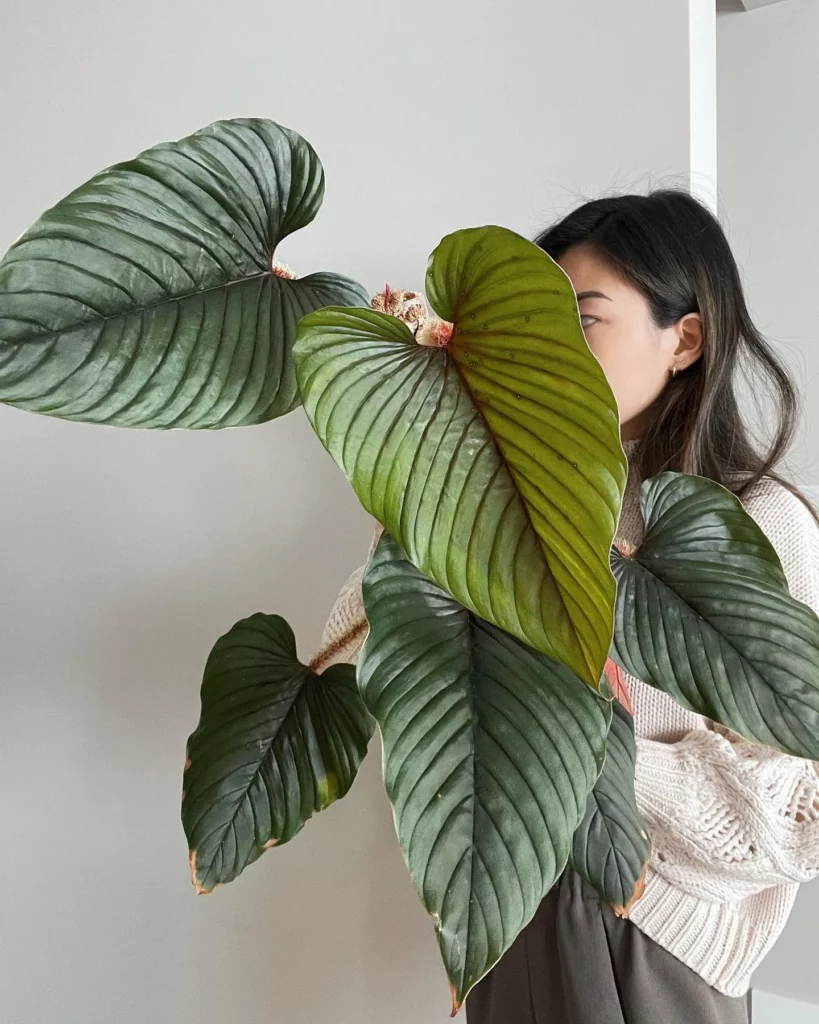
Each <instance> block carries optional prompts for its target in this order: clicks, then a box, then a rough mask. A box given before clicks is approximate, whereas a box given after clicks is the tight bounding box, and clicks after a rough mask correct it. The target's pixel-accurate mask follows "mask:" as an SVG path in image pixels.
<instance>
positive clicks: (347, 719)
mask: <svg viewBox="0 0 819 1024" xmlns="http://www.w3.org/2000/svg"><path fill="white" fill-rule="evenodd" d="M374 728H375V723H374V722H373V720H372V719H371V718H370V716H369V714H368V713H367V710H366V708H365V707H364V705H363V703H362V701H361V697H360V696H359V693H358V687H357V685H356V680H355V669H354V668H353V667H352V665H331V666H330V667H329V668H327V669H326V670H325V671H324V672H323V673H322V674H321V675H318V674H317V673H315V672H314V671H312V670H311V669H310V668H308V667H307V666H305V665H302V664H301V663H300V662H299V660H298V658H297V655H296V642H295V639H294V637H293V631H292V630H291V628H290V626H288V624H287V623H286V622H285V620H284V619H282V618H281V617H280V616H278V615H264V614H262V613H257V614H255V615H251V616H250V617H249V618H247V619H242V620H240V621H239V622H237V623H236V625H235V626H233V628H232V629H230V630H229V631H228V632H227V633H225V635H224V636H221V637H220V638H219V639H218V640H217V641H216V644H215V646H214V648H213V650H212V651H211V654H210V657H209V658H208V661H207V664H206V666H205V675H204V679H203V682H202V716H201V718H200V720H199V725H198V726H197V728H196V731H195V732H194V733H193V734H192V735H191V737H190V739H189V740H188V749H187V761H186V764H185V775H184V793H183V797H182V823H183V825H184V828H185V834H186V835H187V837H188V845H189V848H190V851H191V875H192V878H193V883H194V885H195V886H196V890H197V892H200V893H205V892H210V891H211V890H212V889H213V888H214V887H215V886H217V885H220V884H222V883H224V882H230V881H232V880H233V879H234V878H236V876H237V875H239V874H240V873H241V872H242V871H243V870H244V869H245V868H246V867H247V865H248V864H251V863H252V862H253V861H254V860H256V859H257V858H258V857H260V856H261V855H262V854H263V853H264V851H265V850H266V849H268V848H269V847H271V846H274V845H281V844H282V843H286V842H288V840H290V839H292V838H293V836H295V835H296V834H297V833H298V832H300V831H301V829H302V828H303V827H304V823H305V822H306V821H308V820H309V818H310V817H311V816H312V815H313V813H314V812H315V811H323V810H324V809H325V808H326V807H329V805H330V804H331V803H333V801H335V800H338V799H339V798H340V797H342V796H344V794H345V793H346V792H347V791H348V790H349V788H350V786H352V784H353V780H354V779H355V776H356V772H357V771H358V767H359V765H360V764H361V761H362V760H363V758H364V755H365V753H366V752H367V744H368V742H369V739H370V737H371V736H372V733H373V729H374Z"/></svg>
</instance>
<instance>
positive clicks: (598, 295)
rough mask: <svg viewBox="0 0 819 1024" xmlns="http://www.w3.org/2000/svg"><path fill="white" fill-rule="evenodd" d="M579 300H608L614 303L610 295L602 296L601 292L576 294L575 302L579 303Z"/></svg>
mask: <svg viewBox="0 0 819 1024" xmlns="http://www.w3.org/2000/svg"><path fill="white" fill-rule="evenodd" d="M581 299H608V300H609V302H613V301H614V300H613V299H612V298H611V296H610V295H604V294H603V293H602V292H578V294H577V301H578V302H580V300H581Z"/></svg>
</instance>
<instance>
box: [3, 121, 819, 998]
mask: <svg viewBox="0 0 819 1024" xmlns="http://www.w3.org/2000/svg"><path fill="white" fill-rule="evenodd" d="M323 185H324V180H323V172H322V170H321V165H320V163H319V161H318V158H317V156H316V154H315V152H314V151H313V150H312V148H311V147H310V146H309V145H308V144H307V143H306V142H305V140H303V139H302V138H301V137H300V136H298V135H297V134H296V133H295V132H293V131H291V130H289V129H285V128H282V127H281V126H279V125H276V124H274V123H273V122H270V121H263V120H249V119H248V120H234V121H222V122H216V123H215V124H213V125H209V126H208V127H206V128H204V129H202V130H201V131H200V132H197V133H195V134H194V135H192V136H189V137H188V138H186V139H182V140H180V141H179V142H176V143H168V144H163V145H161V146H158V147H154V148H153V149H151V150H147V151H146V152H145V153H143V154H140V156H138V157H137V158H136V159H135V160H133V161H130V162H127V163H124V164H119V165H116V166H115V167H112V168H108V169H107V170H105V171H103V172H102V173H101V174H99V175H97V176H95V177H94V178H93V179H91V181H89V182H88V183H86V184H85V185H83V186H81V187H80V188H79V189H77V190H76V191H75V192H73V193H71V195H69V196H68V197H66V199H64V200H63V201H62V202H61V203H58V204H57V205H56V206H55V207H53V208H52V209H51V210H49V211H47V212H46V213H45V214H44V215H43V216H42V217H41V218H40V219H39V220H38V221H37V222H36V223H35V224H34V225H33V226H32V228H31V229H29V231H27V232H26V233H25V234H24V235H23V236H22V237H21V238H20V239H19V240H18V241H17V242H16V243H15V244H14V245H13V246H12V248H11V249H10V250H9V253H8V254H7V255H6V257H5V258H4V259H3V261H2V262H1V263H0V400H2V401H4V402H7V403H8V404H12V405H15V406H17V407H19V408H23V409H28V410H30V411H35V412H40V413H45V414H48V415H54V416H60V417H63V418H69V419H78V420H84V421H87V422H96V423H103V424H109V425H114V426H129V427H151V428H156V429H175V428H190V429H196V428H209V429H215V428H221V427H228V426H243V425H254V424H260V423H263V422H266V421H267V420H270V419H273V418H275V417H277V416H280V415H284V414H286V413H288V412H290V411H292V410H294V409H295V408H296V407H297V406H298V405H299V404H300V403H302V404H303V405H304V408H305V412H306V414H307V416H308V418H309V420H310V422H311V424H312V426H313V428H314V429H315V431H316V433H317V434H318V436H319V438H320V439H321V441H322V443H323V444H324V445H325V447H326V448H327V450H328V451H329V452H330V454H331V455H332V456H333V458H334V459H335V460H336V462H337V463H338V464H339V466H340V467H341V469H342V470H343V472H344V473H345V475H346V476H347V477H348V479H349V480H350V482H351V484H352V486H353V487H354V489H355V491H356V494H357V495H358V497H359V499H360V500H361V502H362V504H363V505H364V507H365V508H366V509H367V510H368V511H369V512H370V513H371V514H372V515H373V516H374V517H375V519H376V520H377V521H378V522H379V523H381V524H383V525H384V527H385V532H384V534H383V535H382V537H381V539H380V541H379V543H378V547H377V549H376V550H375V552H374V555H373V557H372V559H371V561H370V563H369V565H368V568H367V572H366V575H365V579H364V597H365V606H366V610H367V617H368V621H369V634H368V636H367V639H366V642H365V645H364V649H363V651H362V655H361V657H360V659H359V663H358V666H357V667H356V668H355V669H354V668H353V667H351V666H345V665H339V664H332V665H330V666H329V667H327V668H324V669H322V668H321V666H320V665H318V664H314V665H312V666H311V665H309V664H303V663H301V662H300V661H299V660H298V658H297V654H296V646H295V640H294V637H293V634H292V631H291V630H290V628H289V627H288V625H287V623H286V622H285V621H284V620H283V619H282V618H281V617H279V616H276V615H270V614H267V613H261V612H259V613H255V614H253V615H251V616H249V617H248V618H245V619H242V620H240V621H239V622H237V623H236V625H235V626H233V627H232V628H231V629H230V630H229V631H228V632H227V633H225V634H224V635H223V636H222V637H220V638H219V639H218V640H217V642H216V644H215V646H214V648H213V651H212V652H211V654H210V656H209V658H208V659H207V664H206V666H205V673H204V680H203V683H202V716H201V719H200V723H199V725H198V727H197V729H196V730H195V731H194V733H193V734H192V736H191V738H190V741H189V744H188V751H187V758H186V765H185V773H184V783H183V785H184V796H183V805H182V806H183V811H182V815H183V824H184V826H185V831H186V834H187V836H188V840H189V845H190V850H191V866H192V875H193V880H194V884H195V885H196V887H197V889H198V890H199V891H202V892H208V891H210V890H212V889H213V888H215V887H216V886H217V885H219V884H223V883H224V882H227V881H230V880H231V879H232V878H235V877H236V875H238V874H239V873H240V872H241V871H242V870H243V869H244V868H245V867H246V866H247V865H248V864H250V863H251V862H252V861H253V860H255V859H257V858H258V857H259V856H260V855H261V854H262V853H263V852H264V851H265V850H266V849H268V848H270V847H272V846H275V845H281V844H282V843H284V842H287V841H289V840H290V839H292V838H293V837H294V836H295V835H296V834H297V833H298V832H299V831H300V830H301V828H302V827H303V825H304V823H305V822H306V821H307V820H309V818H310V817H311V815H312V814H313V813H315V811H317V810H321V809H323V808H325V807H327V806H329V805H330V804H331V803H333V802H334V801H335V800H337V799H338V798H339V797H342V796H343V795H344V794H345V793H346V792H347V791H348V790H349V788H350V786H351V785H352V783H353V781H354V778H355V775H356V772H357V769H358V767H359V765H360V763H361V760H362V759H363V757H364V756H365V753H366V750H367V747H368V743H369V740H370V738H371V736H372V734H373V732H374V730H375V727H376V726H378V729H379V732H380V735H381V738H382V744H383V773H384V781H385V786H386V789H387V793H388V796H389V799H390V802H391V805H392V808H393V815H394V821H395V826H396V832H397V835H398V838H399V843H400V845H401V849H402V853H403V855H404V858H405V861H406V863H407V866H408V869H409V871H410V874H411V877H412V879H413V882H414V884H415V886H416V889H417V891H418V892H419V896H420V897H421V900H422V902H423V904H424V906H425V907H426V909H427V911H428V912H429V913H430V914H431V915H432V916H433V919H434V922H435V931H436V935H437V938H438V942H439V946H440V949H441V953H442V957H443V959H444V963H445V967H446V970H447V975H448V978H449V982H450V987H451V991H452V998H453V1014H454V1013H455V1012H456V1011H457V1009H458V1007H459V1006H460V1005H461V1004H462V1002H463V1000H464V998H465V997H466V994H467V992H468V991H469V989H470V988H471V987H472V986H473V985H474V984H475V983H476V982H477V981H478V980H479V978H480V977H482V976H483V975H484V974H485V973H486V971H487V970H489V969H490V968H491V967H492V966H493V964H494V963H496V962H497V960H498V959H499V958H500V956H502V955H503V952H504V951H505V950H506V949H507V948H508V947H509V946H510V945H511V942H512V941H513V940H514V938H515V936H516V935H517V934H518V933H519V932H520V930H521V929H522V928H523V927H524V926H525V925H526V923H527V922H528V921H529V920H530V919H531V917H532V915H533V914H534V911H535V909H536V908H537V905H538V903H539V902H540V900H541V899H542V897H543V895H544V894H545V893H546V892H547V891H548V889H549V888H550V887H551V885H552V884H553V882H554V881H555V879H556V878H557V876H558V875H559V873H560V871H561V870H562V869H563V867H564V866H565V864H566V862H567V860H568V859H570V858H571V862H572V863H573V865H574V866H575V867H576V869H577V870H579V871H581V873H583V874H584V875H585V876H586V877H587V878H588V879H589V881H590V882H591V883H592V884H593V885H594V886H595V887H596V888H597V890H598V891H599V892H600V893H601V895H602V896H603V898H605V899H607V900H608V901H609V902H612V903H614V904H616V905H618V906H620V907H621V908H623V912H626V908H627V906H628V904H629V902H630V901H631V900H632V899H633V897H634V895H635V893H636V892H638V891H639V881H640V876H641V874H642V871H643V869H644V865H645V862H646V859H647V855H648V848H647V841H646V837H645V835H644V833H643V830H642V827H641V824H640V821H639V816H638V814H637V811H636V807H635V804H634V794H633V767H634V740H633V729H632V726H631V722H630V716H629V715H628V711H627V709H626V708H624V707H623V706H621V705H619V704H616V703H614V702H613V700H612V693H611V688H610V686H609V683H608V681H607V678H606V672H605V669H606V667H607V664H608V670H609V672H611V673H612V675H613V676H615V677H616V669H615V668H613V667H612V666H613V665H617V664H619V665H620V666H622V667H624V668H626V669H627V670H628V671H630V672H632V673H633V674H634V675H636V676H638V677H640V678H641V679H643V680H644V681H646V682H648V683H651V684H653V685H656V686H658V687H660V688H662V689H664V690H665V691H666V692H668V693H670V694H671V696H673V697H674V698H675V699H676V700H678V701H680V702H681V703H683V704H684V705H685V706H686V707H689V708H691V709H693V710H695V711H698V712H700V713H702V714H705V715H706V716H707V717H709V718H711V719H713V720H715V721H718V722H721V723H722V724H723V725H725V726H726V727H728V728H730V729H733V730H735V731H736V732H738V733H740V734H741V735H744V736H746V737H748V738H750V739H752V740H756V741H758V742H761V743H766V744H770V745H772V746H776V747H777V748H778V749H781V750H785V751H787V752H789V753H792V754H796V755H797V756H803V757H812V758H819V620H817V618H816V616H815V615H814V613H813V612H811V611H810V610H809V609H808V608H806V607H805V606H804V605H801V604H799V602H796V601H794V600H793V599H792V598H791V597H790V595H789V594H788V592H787V586H786V582H785V579H784V576H783V573H782V570H781V567H780V565H779V562H778V559H777V557H776V554H775V552H774V551H773V548H772V547H771V545H770V543H769V542H768V541H767V539H766V538H765V536H764V535H763V534H762V532H761V531H760V530H759V528H758V527H757V526H756V524H755V523H754V521H753V520H752V519H751V518H750V517H749V516H748V515H747V514H746V513H745V512H744V511H743V509H742V507H741V505H740V504H739V502H738V500H737V499H736V498H735V497H734V496H733V495H732V494H730V492H728V491H727V490H725V489H724V488H722V487H721V486H719V485H718V484H715V483H713V482H712V481H709V480H705V479H703V478H699V477H692V476H685V475H683V474H677V473H663V474H661V475H659V476H657V477H655V478H653V479H652V480H648V481H646V482H645V483H644V485H643V487H642V492H641V494H642V506H643V512H644V516H645V519H646V536H645V540H644V542H643V544H642V546H641V548H640V549H639V551H637V552H620V551H617V550H616V549H613V548H612V542H613V539H614V535H615V529H616V525H617V517H618V514H619V508H620V502H621V500H622V494H623V487H624V484H625V479H626V462H625V458H624V455H623V451H622V447H621V445H620V440H619V424H618V416H617V409H616V405H615V402H614V398H613V396H612V393H611V390H610V388H609V386H608V384H607V382H606V380H605V377H604V375H603V373H602V370H601V368H600V366H599V364H598V363H597V361H596V360H595V359H594V357H593V356H592V354H591V352H590V351H589V349H588V346H587V345H586V342H585V338H584V336H583V332H582V330H581V327H580V321H579V316H578V313H577V305H576V300H575V296H574V292H573V290H572V288H571V284H570V282H569V281H568V278H567V277H566V275H565V274H564V273H563V272H562V270H561V269H560V268H559V267H558V265H557V264H556V263H554V261H552V260H551V259H550V257H548V256H547V255H546V254H545V253H543V252H542V251H541V250H540V249H538V248H537V247H536V246H535V245H533V244H532V243H531V242H529V241H527V240H526V239H524V238H521V237H520V236H519V235H517V234H515V233H514V232H512V231H509V230H508V229H506V228H503V227H498V226H486V227H478V228H469V229H466V230H464V231H458V232H454V233H452V234H450V235H447V236H446V237H445V238H444V239H443V240H442V241H441V242H440V244H439V245H438V246H437V247H436V249H435V250H434V252H433V253H432V255H431V257H430V262H429V266H428V268H427V274H426V283H425V294H426V297H427V299H428V300H429V303H430V305H431V306H432V309H433V310H434V313H435V315H434V316H431V315H429V312H428V310H427V309H426V305H425V303H424V301H423V298H422V296H420V295H419V294H418V293H409V294H408V293H400V292H396V293H392V292H390V290H389V289H388V290H387V291H386V292H385V293H384V294H383V295H379V296H376V297H375V298H374V299H373V300H372V302H370V300H369V298H368V296H367V293H366V292H365V291H364V290H363V289H362V288H361V287H360V286H359V285H357V284H356V283H355V282H353V281H350V280H349V279H348V278H344V277H341V276H339V275H335V274H329V273H327V274H314V275H310V276H309V277H307V278H303V279H300V278H298V277H297V276H296V275H295V274H294V272H293V271H292V270H290V268H288V267H286V266H284V265H283V264H281V263H279V262H278V261H277V260H276V258H275V251H276V247H277V246H278V244H279V243H280V242H281V240H282V239H283V238H284V237H286V235H287V234H289V233H290V232H292V231H294V230H297V229H298V228H299V227H301V226H304V225H305V224H307V223H309V221H310V220H311V219H312V218H313V217H314V216H315V215H316V213H317V211H318V209H319V206H320V204H321V199H322V195H323ZM379 307H380V308H379ZM672 523H673V532H672V529H671V524H672ZM609 656H611V659H612V660H611V661H609ZM612 837H616V838H614V839H613V838H612Z"/></svg>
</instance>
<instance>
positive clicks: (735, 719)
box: [612, 472, 819, 760]
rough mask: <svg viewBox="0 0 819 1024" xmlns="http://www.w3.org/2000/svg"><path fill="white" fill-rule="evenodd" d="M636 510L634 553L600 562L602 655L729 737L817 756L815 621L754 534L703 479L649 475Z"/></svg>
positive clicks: (818, 637)
mask: <svg viewBox="0 0 819 1024" xmlns="http://www.w3.org/2000/svg"><path fill="white" fill-rule="evenodd" d="M640 503H641V506H642V511H643V516H644V518H645V522H646V533H645V539H644V541H643V544H642V546H641V547H640V549H639V550H638V551H637V552H636V554H634V556H633V557H631V558H627V557H624V556H623V555H621V554H620V553H618V552H617V551H616V550H615V551H614V552H613V555H612V565H613V569H614V573H615V576H616V577H617V583H618V588H617V615H616V628H615V637H614V644H613V647H612V656H613V657H614V658H615V659H616V660H617V661H618V662H619V664H621V665H622V666H623V667H624V668H625V669H626V670H627V671H628V672H630V673H631V674H632V675H635V676H637V677H638V678H639V679H642V680H643V681H644V682H646V683H650V684H651V685H652V686H656V687H658V688H659V689H661V690H664V691H665V692H666V693H669V694H670V695H671V696H672V697H673V698H674V699H675V700H676V701H678V702H679V703H680V704H682V706H683V707H685V708H688V709H689V710H691V711H696V712H697V713H698V714H701V715H705V716H706V717H707V718H710V719H711V720H712V721H715V722H720V723H721V724H722V725H724V726H726V727H727V728H729V729H732V730H733V731H734V732H736V733H739V734H740V735H741V736H745V737H747V738H748V739H751V740H756V741H757V742H759V743H764V744H767V745H769V746H772V747H776V748H778V749H780V750H784V751H785V752H787V753H791V754H796V755H799V756H801V757H809V758H812V759H814V760H815V759H817V758H819V618H817V616H816V614H815V613H814V612H813V611H812V610H811V609H810V608H808V607H807V605H805V604H803V603H802V602H801V601H797V600H795V599H794V598H793V597H791V596H790V594H789V593H788V586H787V582H786V579H785V575H784V573H783V572H782V567H781V565H780V562H779V558H778V557H777V554H776V551H775V550H774V548H773V546H772V544H771V543H770V541H769V540H768V539H767V537H766V536H765V534H764V533H763V531H762V530H761V528H760V527H759V526H758V525H757V523H756V522H755V521H754V520H753V518H752V517H751V516H750V515H749V514H748V513H747V512H746V511H745V510H744V509H743V507H742V504H741V503H740V501H739V499H738V498H737V497H736V496H735V495H733V494H731V492H730V491H728V490H727V489H726V488H724V487H722V486H721V485H720V484H717V483H715V482H714V481H713V480H707V479H705V478H704V477H698V476H689V475H686V474H682V473H670V472H667V473H660V474H659V475H658V476H656V477H654V478H653V479H651V480H646V481H644V483H643V484H642V487H641V491H640Z"/></svg>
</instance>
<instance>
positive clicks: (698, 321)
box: [672, 313, 704, 373]
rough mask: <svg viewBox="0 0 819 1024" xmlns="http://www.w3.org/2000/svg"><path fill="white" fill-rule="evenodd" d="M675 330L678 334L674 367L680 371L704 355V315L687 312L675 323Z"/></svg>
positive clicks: (673, 358) (673, 361)
mask: <svg viewBox="0 0 819 1024" xmlns="http://www.w3.org/2000/svg"><path fill="white" fill-rule="evenodd" d="M674 331H675V332H676V334H677V347H676V348H675V349H674V355H673V356H672V367H673V368H674V369H676V370H677V372H678V373H679V372H680V371H681V370H685V369H687V368H688V367H689V366H691V364H692V363H696V361H697V360H698V359H699V358H700V356H701V355H702V347H703V341H704V339H703V333H702V316H701V315H700V314H699V313H687V314H686V315H685V316H684V317H681V318H680V319H679V320H678V321H677V323H676V324H675V325H674Z"/></svg>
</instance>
